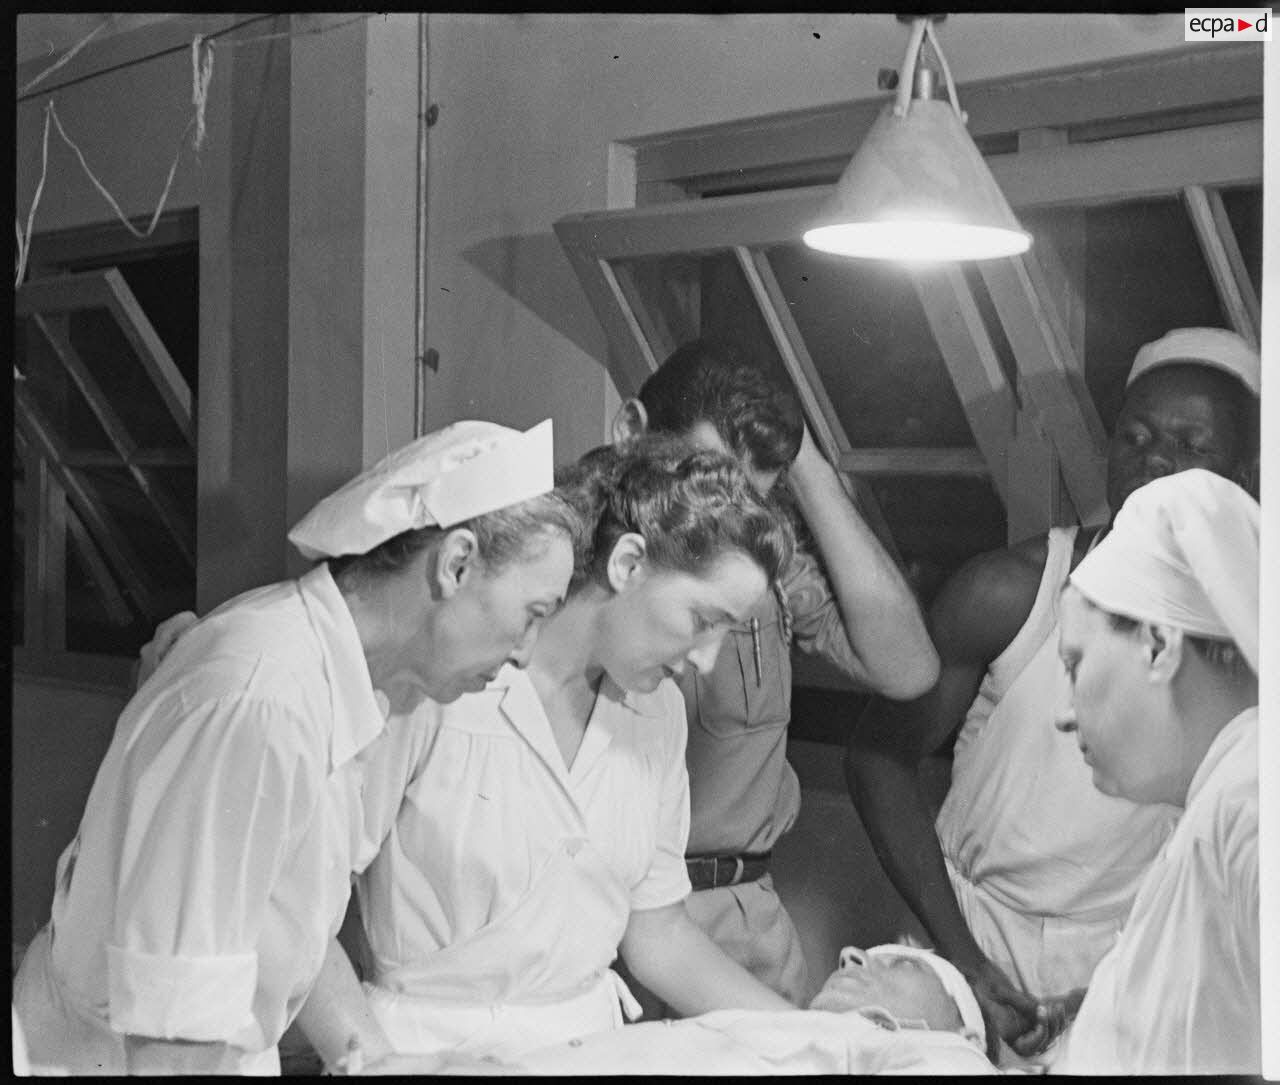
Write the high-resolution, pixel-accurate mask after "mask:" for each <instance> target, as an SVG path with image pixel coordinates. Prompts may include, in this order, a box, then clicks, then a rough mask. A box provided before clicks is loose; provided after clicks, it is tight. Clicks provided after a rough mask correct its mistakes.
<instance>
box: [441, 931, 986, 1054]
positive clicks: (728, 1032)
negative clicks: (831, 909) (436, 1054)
mask: <svg viewBox="0 0 1280 1085" xmlns="http://www.w3.org/2000/svg"><path fill="white" fill-rule="evenodd" d="M984 1037H985V1030H984V1028H983V1023H982V1014H981V1012H980V1011H979V1009H978V1003H977V1001H976V1000H975V999H974V997H973V993H972V991H971V990H970V989H969V986H968V984H967V983H966V982H965V980H964V978H963V977H962V976H961V975H960V973H959V971H957V970H956V968H955V967H954V966H953V965H951V964H950V963H948V962H947V961H945V960H943V959H942V958H941V957H938V956H937V955H936V954H934V953H931V952H930V951H928V950H923V949H917V948H915V947H912V946H899V945H885V946H876V947H874V948H873V949H869V950H861V949H855V948H853V947H848V948H846V949H844V950H843V951H842V952H841V954H840V967H839V968H838V969H837V970H836V971H835V972H833V973H832V974H831V976H830V977H829V978H828V979H827V982H826V983H825V984H824V985H823V988H822V990H821V991H820V992H819V993H818V995H817V996H816V997H815V998H814V999H813V1001H812V1003H810V1006H809V1009H808V1010H801V1011H792V1012H786V1011H782V1012H774V1011H762V1010H718V1011H716V1012H714V1013H706V1014H701V1015H700V1016H698V1017H690V1018H686V1019H684V1020H680V1021H651V1022H644V1023H641V1024H636V1025H628V1026H626V1027H624V1028H619V1029H614V1030H613V1031H610V1032H600V1033H595V1034H592V1035H589V1036H584V1037H583V1038H582V1039H579V1040H570V1041H569V1042H567V1043H563V1044H556V1045H554V1046H552V1047H545V1048H541V1049H539V1050H537V1051H534V1052H531V1053H530V1054H528V1055H526V1056H524V1057H523V1058H521V1059H519V1060H517V1061H514V1062H511V1063H495V1062H491V1061H488V1060H483V1061H475V1060H466V1059H464V1058H461V1057H454V1056H451V1057H446V1059H445V1060H444V1061H442V1062H441V1064H440V1065H439V1066H437V1067H435V1068H434V1072H436V1073H446V1074H447V1073H462V1074H465V1073H489V1074H493V1073H515V1074H566V1075H569V1074H681V1075H692V1074H994V1073H998V1072H999V1071H997V1070H996V1068H995V1067H994V1066H992V1064H991V1063H990V1062H988V1061H987V1058H986V1056H985V1055H984V1054H983V1051H984V1044H985V1038H984Z"/></svg>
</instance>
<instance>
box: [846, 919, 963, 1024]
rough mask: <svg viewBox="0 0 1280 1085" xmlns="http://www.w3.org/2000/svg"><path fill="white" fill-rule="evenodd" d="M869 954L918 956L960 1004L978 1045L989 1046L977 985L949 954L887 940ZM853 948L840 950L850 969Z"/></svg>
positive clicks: (960, 1008) (873, 947)
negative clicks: (974, 988) (941, 955)
mask: <svg viewBox="0 0 1280 1085" xmlns="http://www.w3.org/2000/svg"><path fill="white" fill-rule="evenodd" d="M863 952H864V953H866V955H867V956H868V957H914V958H916V959H917V960H920V961H924V962H925V964H927V965H928V966H929V967H930V968H932V969H933V971H934V973H935V974H936V975H937V977H938V980H939V981H940V982H941V984H942V988H943V990H944V991H946V992H947V994H948V995H950V996H951V1001H952V1002H954V1003H955V1004H956V1009H957V1010H959V1011H960V1021H961V1023H962V1024H963V1025H964V1028H965V1030H966V1031H967V1032H969V1033H971V1034H972V1036H973V1038H974V1040H975V1041H976V1042H977V1043H978V1046H980V1047H982V1048H984V1049H985V1047H986V1043H987V1026H986V1022H985V1021H983V1020H982V1009H981V1007H980V1006H979V1005H978V999H977V997H976V996H975V995H974V993H973V988H972V987H970V986H969V981H968V980H967V979H965V978H964V974H963V973H962V972H961V971H960V969H958V968H957V967H956V966H955V965H953V964H952V963H951V962H950V961H948V960H947V959H946V958H945V957H939V956H938V955H937V954H936V953H934V951H933V950H931V949H924V948H923V947H921V946H904V945H899V944H897V943H894V942H890V943H886V944H885V945H882V946H872V947H871V948H870V949H867V950H863ZM852 957H853V951H852V949H851V947H848V946H846V947H845V948H844V949H842V950H841V951H840V967H841V968H842V969H843V968H846V967H848V966H849V964H850V963H851V959H852Z"/></svg>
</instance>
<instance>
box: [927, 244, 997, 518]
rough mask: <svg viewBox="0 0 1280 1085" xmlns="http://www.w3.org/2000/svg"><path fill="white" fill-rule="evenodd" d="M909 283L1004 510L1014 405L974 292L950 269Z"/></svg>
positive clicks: (960, 274)
mask: <svg viewBox="0 0 1280 1085" xmlns="http://www.w3.org/2000/svg"><path fill="white" fill-rule="evenodd" d="M911 283H912V285H913V286H914V287H915V291H916V296H917V297H918V298H919V299H920V305H921V307H922V308H923V309H924V315H925V319H926V320H927V321H928V322H929V329H930V330H931V331H932V332H933V338H934V340H935V342H937V344H938V349H939V351H940V352H941V354H942V361H943V364H944V365H946V367H947V373H948V374H949V375H950V377H951V383H952V384H954V385H955V389H956V395H957V396H958V397H959V399H960V406H961V407H962V408H963V410H964V415H965V418H966V419H967V420H968V422H969V429H970V430H971V431H972V433H973V439H974V441H975V442H976V443H977V446H978V449H979V451H980V452H981V453H982V457H983V459H984V460H985V461H986V464H987V469H988V471H989V472H990V475H991V483H992V485H993V486H994V487H995V490H996V493H998V494H999V495H1000V500H1001V501H1003V502H1004V504H1005V506H1006V507H1008V504H1009V485H1008V468H1007V457H1008V446H1009V442H1010V440H1011V439H1012V437H1013V417H1014V412H1015V410H1016V405H1015V403H1014V397H1013V391H1012V390H1011V389H1010V387H1009V382H1008V380H1007V379H1006V378H1005V374H1004V369H1003V368H1002V367H1001V365H1000V358H999V356H998V355H997V354H996V349H995V346H994V345H993V344H992V342H991V337H990V336H989V335H988V334H987V326H986V324H985V323H984V322H983V319H982V314H981V312H979V310H978V304H977V302H976V301H975V300H974V297H973V292H972V291H971V290H970V289H969V284H968V282H966V281H965V277H964V273H963V272H962V271H961V270H960V268H959V267H958V266H954V265H952V266H942V267H938V268H933V269H930V270H927V271H925V270H919V271H913V272H912V273H911Z"/></svg>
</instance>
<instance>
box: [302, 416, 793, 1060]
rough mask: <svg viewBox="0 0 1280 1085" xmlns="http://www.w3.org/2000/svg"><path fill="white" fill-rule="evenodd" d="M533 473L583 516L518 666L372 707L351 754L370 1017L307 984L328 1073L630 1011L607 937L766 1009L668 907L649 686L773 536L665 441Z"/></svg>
mask: <svg viewBox="0 0 1280 1085" xmlns="http://www.w3.org/2000/svg"><path fill="white" fill-rule="evenodd" d="M557 481H558V484H559V485H558V492H559V493H561V494H562V495H564V496H566V497H567V498H568V499H569V500H570V501H571V502H574V503H576V504H577V505H578V506H579V507H580V509H581V511H582V512H583V513H584V515H585V518H587V520H588V522H591V521H592V520H594V522H595V523H596V525H597V526H596V529H595V532H594V535H593V537H592V538H590V540H589V541H588V542H587V543H586V545H584V546H583V547H582V548H581V549H580V552H579V553H578V555H577V558H578V560H577V563H576V566H575V573H574V579H573V581H572V582H571V585H570V589H569V593H568V597H567V599H566V601H565V604H564V606H563V607H562V608H561V609H560V610H559V611H557V612H556V613H555V614H553V615H551V616H550V617H549V618H547V620H546V621H545V623H544V624H543V628H542V632H541V635H540V639H539V642H538V644H537V646H536V648H535V650H534V652H533V656H532V658H531V660H530V662H529V666H528V668H527V670H520V669H518V668H516V667H507V668H505V669H504V670H503V671H502V672H501V673H500V674H499V675H498V676H497V678H496V679H495V680H494V681H493V682H491V683H490V684H489V686H488V687H487V688H486V689H485V690H484V691H483V692H481V693H476V694H471V695H468V696H466V697H463V698H461V699H460V700H458V701H456V702H454V703H452V704H438V703H433V702H428V703H427V704H425V705H423V706H422V707H421V708H419V709H418V710H416V711H414V712H413V713H412V714H410V715H408V716H405V717H403V718H401V719H400V720H398V721H395V720H393V722H392V724H391V726H390V727H389V728H388V731H387V733H386V734H385V735H384V736H383V737H382V739H381V740H379V742H378V743H376V744H375V745H374V746H373V747H371V748H370V750H369V753H368V754H367V756H366V757H365V775H364V787H365V795H364V800H365V807H366V810H367V811H368V816H369V823H368V824H367V825H366V837H367V841H366V843H367V846H368V847H369V848H370V850H371V851H372V849H374V848H375V847H377V846H378V845H379V844H380V845H381V847H380V850H379V851H378V853H377V856H376V858H374V859H373V861H372V863H371V865H369V867H368V868H367V870H366V871H365V872H364V874H363V875H362V877H361V878H360V879H359V881H358V890H359V896H360V904H361V912H362V915H363V917H364V929H365V936H366V939H367V947H366V948H367V951H368V952H367V960H366V962H365V963H366V970H365V972H366V978H367V980H368V981H369V982H367V983H366V984H365V992H366V995H367V997H368V1006H369V1007H370V1009H371V1011H372V1019H370V1018H369V1017H368V1016H367V1015H365V1014H364V1013H363V1010H362V1011H361V1013H360V1014H359V1015H357V1016H358V1018H359V1020H357V1016H351V1015H347V1016H343V1015H342V1013H341V1011H340V1010H339V1006H340V1004H341V1000H340V999H334V1000H330V1001H328V1002H327V1003H326V995H325V990H324V989H323V988H322V990H321V992H320V993H319V994H318V995H317V997H316V998H314V999H313V1002H314V1003H315V1005H314V1006H313V1007H312V1009H313V1011H315V1012H317V1013H323V1012H330V1013H338V1014H339V1015H338V1016H336V1017H331V1018H330V1023H329V1024H327V1025H326V1026H325V1027H322V1028H319V1029H315V1030H313V1029H308V1033H309V1034H310V1035H313V1036H314V1035H316V1034H317V1033H319V1034H321V1035H323V1036H326V1037H331V1038H333V1039H334V1040H335V1047H334V1049H332V1050H329V1051H323V1050H322V1051H321V1052H320V1054H321V1055H322V1057H324V1058H325V1060H326V1063H328V1064H329V1065H330V1066H333V1065H335V1064H336V1062H337V1061H339V1060H340V1059H341V1058H342V1057H344V1055H345V1054H346V1052H347V1050H348V1046H349V1045H350V1044H351V1042H352V1038H354V1039H355V1043H357V1044H359V1045H360V1046H361V1047H362V1049H363V1050H364V1052H365V1058H366V1059H368V1058H374V1059H376V1058H379V1057H382V1056H383V1055H384V1053H385V1049H386V1045H389V1046H390V1048H391V1050H392V1051H394V1052H396V1053H398V1054H400V1055H431V1054H434V1053H436V1052H440V1051H444V1050H449V1051H453V1052H456V1053H460V1054H464V1055H465V1054H471V1055H476V1056H486V1055H490V1056H493V1057H499V1058H505V1057H512V1056H514V1055H517V1054H519V1053H521V1052H523V1051H526V1050H529V1049H531V1048H533V1047H540V1046H543V1045H545V1044H547V1043H550V1042H555V1041H557V1040H568V1039H570V1038H572V1037H574V1036H577V1035H582V1034H586V1033H589V1032H595V1031H599V1030H601V1029H607V1028H613V1027H616V1026H618V1025H620V1024H621V1023H622V1013H621V1009H620V1003H621V1005H622V1006H626V1007H628V1011H629V1012H634V1011H635V1010H638V1007H635V1005H634V1000H633V999H631V998H630V996H629V994H628V993H627V991H626V988H625V986H624V985H622V983H621V981H620V980H619V979H618V977H617V976H616V974H615V973H614V972H613V971H612V970H611V968H610V965H611V964H612V963H613V962H614V960H615V958H616V957H617V955H618V953H619V952H621V954H622V956H623V957H624V958H625V959H626V962H627V964H628V966H629V968H630V970H631V972H632V974H633V975H635V976H636V977H637V979H639V980H640V982H642V983H644V984H645V986H646V987H648V988H650V989H652V990H654V991H656V992H658V993H659V994H661V996H662V997H663V998H664V999H665V1000H666V1001H667V1002H669V1003H670V1004H671V1005H672V1006H673V1007H675V1008H676V1009H677V1010H678V1011H679V1012H681V1013H687V1014H694V1013H701V1012H705V1011H707V1010H713V1009H721V1008H735V1007H736V1008H748V1009H787V1008H790V1004H789V1003H787V1002H786V1001H785V1000H784V999H783V998H781V996H779V995H777V994H775V993H774V992H773V991H771V990H770V989H769V988H767V987H766V986H764V985H763V984H762V983H760V982H759V981H758V980H756V979H754V978H753V977H752V976H751V975H750V974H749V973H748V972H747V971H746V970H744V969H743V968H742V967H741V966H739V965H738V964H737V963H736V962H734V961H732V960H731V959H730V958H729V957H727V956H726V955H725V954H724V953H723V952H722V951H721V950H720V949H719V948H718V947H717V946H716V945H715V943H714V942H712V941H711V940H710V939H709V938H708V937H707V936H706V935H705V934H703V932H702V931H701V930H700V929H699V928H698V927H697V926H696V925H694V924H693V923H692V921H691V920H690V919H689V918H688V916H687V915H686V914H685V910H684V898H685V897H686V896H687V895H688V893H689V891H690V885H689V880H688V875H687V873H686V868H685V863H684V849H685V840H686V836H687V834H688V829H689V781H688V775H687V771H686V768H685V760H684V752H685V733H686V731H685V709H684V701H683V700H682V698H681V695H680V692H679V690H678V689H677V688H676V684H675V682H674V681H673V679H674V678H675V677H676V676H678V675H679V674H680V673H681V672H682V671H684V670H685V668H689V667H692V668H697V669H698V670H699V671H705V670H707V669H709V668H710V667H711V665H712V664H713V662H714V660H715V657H716V654H717V652H718V650H719V648H720V645H721V642H722V641H723V640H724V637H725V634H726V632H727V631H728V629H729V628H730V627H731V626H732V625H734V624H735V623H737V622H740V621H742V620H743V618H744V616H745V615H746V614H747V613H748V612H749V611H750V610H751V608H752V606H754V605H755V604H756V603H757V602H758V601H759V599H760V597H761V596H762V595H763V594H764V592H765V591H766V590H767V589H768V587H769V585H770V583H771V582H772V581H773V580H774V578H775V577H776V576H777V575H778V572H779V570H780V569H781V568H782V567H783V565H784V564H785V562H786V560H787V557H788V555H789V553H790V549H791V545H792V539H791V533H790V529H789V527H788V526H787V523H786V521H785V520H784V519H783V518H782V517H780V516H779V515H777V514H776V512H775V511H774V510H773V509H772V508H771V507H770V506H768V505H767V504H765V503H764V502H763V501H762V499H761V498H759V497H758V496H756V494H755V492H754V491H753V489H752V487H751V486H750V484H749V482H748V481H747V478H746V476H745V475H744V474H743V472H742V470H741V469H740V468H739V467H738V465H737V464H736V462H735V461H734V460H732V459H731V458H730V457H728V456H724V455H721V454H719V453H715V452H706V451H693V450H691V449H690V448H689V446H687V445H685V444H682V443H678V442H674V441H672V440H670V439H648V440H645V441H641V442H638V443H637V444H636V445H635V446H632V447H630V448H629V449H628V450H626V451H623V452H620V451H618V450H615V449H613V448H601V449H597V450H595V451H594V452H591V453H588V454H587V455H586V456H584V457H583V458H582V459H581V460H580V461H579V462H578V463H577V464H575V465H573V466H572V467H570V468H568V469H567V470H564V471H562V473H561V477H560V478H559V479H558V480H557ZM337 965H338V966H342V969H343V970H346V971H348V972H349V966H346V962H345V960H342V961H339V962H337ZM346 1005H347V1006H352V1005H355V1003H354V1002H348V1003H347V1004H346ZM339 1038H344V1039H343V1042H341V1043H339V1042H337V1041H338V1040H339Z"/></svg>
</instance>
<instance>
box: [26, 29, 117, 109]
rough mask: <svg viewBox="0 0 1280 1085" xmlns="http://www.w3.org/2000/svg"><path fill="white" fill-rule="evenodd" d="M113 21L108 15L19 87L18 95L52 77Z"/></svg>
mask: <svg viewBox="0 0 1280 1085" xmlns="http://www.w3.org/2000/svg"><path fill="white" fill-rule="evenodd" d="M115 21H116V16H115V15H114V14H112V15H108V16H107V17H106V18H105V19H103V21H102V22H100V23H99V24H98V25H97V26H95V27H94V28H93V29H92V30H90V31H89V33H88V34H86V35H85V36H84V37H83V38H81V39H80V40H79V41H78V42H76V44H75V45H73V46H72V47H71V48H70V49H68V50H67V51H66V52H65V53H63V54H62V56H60V57H59V58H58V59H57V60H55V61H54V62H53V63H52V64H50V65H49V66H48V67H47V68H45V70H44V71H42V72H41V73H40V74H39V75H37V76H36V77H35V78H34V79H32V80H31V81H30V82H29V83H27V84H26V85H25V86H22V87H19V88H18V93H19V94H26V93H27V91H29V90H30V89H31V88H32V87H34V86H35V85H36V84H37V83H39V82H40V81H41V80H42V79H46V78H47V77H48V76H50V75H52V74H53V73H54V72H56V71H57V70H58V69H59V68H61V67H62V66H63V65H64V64H66V63H67V62H68V61H69V60H70V59H71V58H72V57H73V56H75V55H76V54H77V53H78V52H80V50H81V49H83V48H84V47H85V46H86V45H88V44H89V43H90V42H91V41H93V39H94V38H95V37H97V36H98V34H100V33H101V32H102V31H103V30H104V29H105V28H106V27H108V26H110V25H111V24H112V23H114V22H115Z"/></svg>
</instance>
